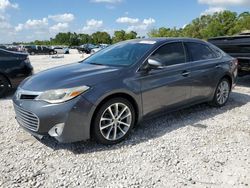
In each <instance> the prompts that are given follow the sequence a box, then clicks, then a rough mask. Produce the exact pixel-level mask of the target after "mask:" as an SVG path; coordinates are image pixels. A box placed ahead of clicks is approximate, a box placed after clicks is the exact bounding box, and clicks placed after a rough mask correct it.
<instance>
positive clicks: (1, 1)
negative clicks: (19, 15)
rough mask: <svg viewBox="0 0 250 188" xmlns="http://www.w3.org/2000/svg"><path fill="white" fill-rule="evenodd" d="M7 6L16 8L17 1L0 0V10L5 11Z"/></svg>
mask: <svg viewBox="0 0 250 188" xmlns="http://www.w3.org/2000/svg"><path fill="white" fill-rule="evenodd" d="M8 8H14V9H16V8H18V4H17V3H11V2H10V1H9V0H0V11H5V10H6V9H8Z"/></svg>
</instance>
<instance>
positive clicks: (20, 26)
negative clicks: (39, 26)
mask: <svg viewBox="0 0 250 188" xmlns="http://www.w3.org/2000/svg"><path fill="white" fill-rule="evenodd" d="M23 28H24V25H23V24H18V25H17V26H16V27H15V31H16V32H19V31H22V30H23Z"/></svg>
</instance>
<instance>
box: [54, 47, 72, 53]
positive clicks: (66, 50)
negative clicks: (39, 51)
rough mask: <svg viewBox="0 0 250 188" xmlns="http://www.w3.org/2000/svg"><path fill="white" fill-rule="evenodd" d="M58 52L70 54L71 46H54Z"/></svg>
mask: <svg viewBox="0 0 250 188" xmlns="http://www.w3.org/2000/svg"><path fill="white" fill-rule="evenodd" d="M52 49H54V50H55V51H56V53H57V54H69V48H66V47H53V48H52Z"/></svg>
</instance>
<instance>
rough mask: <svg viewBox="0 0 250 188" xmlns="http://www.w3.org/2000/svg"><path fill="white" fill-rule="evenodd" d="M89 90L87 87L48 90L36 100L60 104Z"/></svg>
mask: <svg viewBox="0 0 250 188" xmlns="http://www.w3.org/2000/svg"><path fill="white" fill-rule="evenodd" d="M88 89H89V87H88V86H81V87H74V88H67V89H56V90H48V91H45V92H43V93H42V94H40V95H39V96H38V97H37V98H36V100H42V101H46V102H49V103H61V102H65V101H68V100H71V99H73V98H75V97H77V96H79V95H81V94H82V93H84V92H85V91H87V90H88Z"/></svg>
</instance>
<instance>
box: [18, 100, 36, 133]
mask: <svg viewBox="0 0 250 188" xmlns="http://www.w3.org/2000/svg"><path fill="white" fill-rule="evenodd" d="M14 108H15V112H16V120H17V121H18V123H19V124H20V125H21V126H23V127H25V128H27V129H29V130H32V131H37V130H38V127H39V118H38V117H37V116H36V115H35V114H33V113H32V112H28V111H27V110H24V109H22V108H21V107H19V106H17V105H14Z"/></svg>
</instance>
